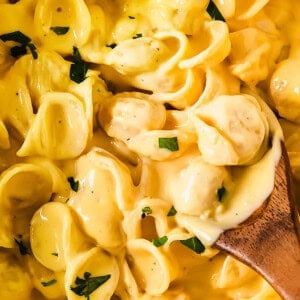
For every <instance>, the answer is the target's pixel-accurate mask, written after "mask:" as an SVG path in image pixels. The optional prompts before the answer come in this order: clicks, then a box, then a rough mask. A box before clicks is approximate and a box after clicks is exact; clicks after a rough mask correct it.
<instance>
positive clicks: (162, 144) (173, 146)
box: [158, 136, 179, 151]
mask: <svg viewBox="0 0 300 300" xmlns="http://www.w3.org/2000/svg"><path fill="white" fill-rule="evenodd" d="M158 147H159V148H161V149H168V150H170V151H178V150H179V146H178V139H177V136H174V137H169V138H162V137H160V138H158Z"/></svg>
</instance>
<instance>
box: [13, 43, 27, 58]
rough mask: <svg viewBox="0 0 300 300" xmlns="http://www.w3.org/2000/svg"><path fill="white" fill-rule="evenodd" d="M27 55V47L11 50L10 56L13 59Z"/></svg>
mask: <svg viewBox="0 0 300 300" xmlns="http://www.w3.org/2000/svg"><path fill="white" fill-rule="evenodd" d="M26 53H27V48H26V45H22V46H13V47H11V48H10V54H11V56H13V57H19V56H22V55H25V54H26Z"/></svg>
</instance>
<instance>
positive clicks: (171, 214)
mask: <svg viewBox="0 0 300 300" xmlns="http://www.w3.org/2000/svg"><path fill="white" fill-rule="evenodd" d="M176 214H177V210H176V209H175V207H174V206H172V207H171V208H170V210H169V212H168V214H167V216H168V217H173V216H175V215H176Z"/></svg>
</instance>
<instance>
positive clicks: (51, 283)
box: [41, 279, 57, 286]
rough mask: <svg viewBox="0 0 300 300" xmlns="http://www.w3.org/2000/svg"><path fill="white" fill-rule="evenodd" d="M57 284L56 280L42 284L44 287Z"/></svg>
mask: <svg viewBox="0 0 300 300" xmlns="http://www.w3.org/2000/svg"><path fill="white" fill-rule="evenodd" d="M56 282H57V280H56V279H51V280H49V281H42V282H41V284H42V285H43V286H50V285H53V284H55V283H56Z"/></svg>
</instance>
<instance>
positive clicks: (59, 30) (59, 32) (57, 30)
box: [50, 26, 70, 35]
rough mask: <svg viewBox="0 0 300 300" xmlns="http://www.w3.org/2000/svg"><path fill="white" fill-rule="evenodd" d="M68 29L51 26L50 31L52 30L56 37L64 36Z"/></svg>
mask: <svg viewBox="0 0 300 300" xmlns="http://www.w3.org/2000/svg"><path fill="white" fill-rule="evenodd" d="M69 29H70V27H67V26H53V27H50V30H52V31H53V32H54V33H56V34H57V35H64V34H66V33H67V32H68V31H69Z"/></svg>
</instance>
